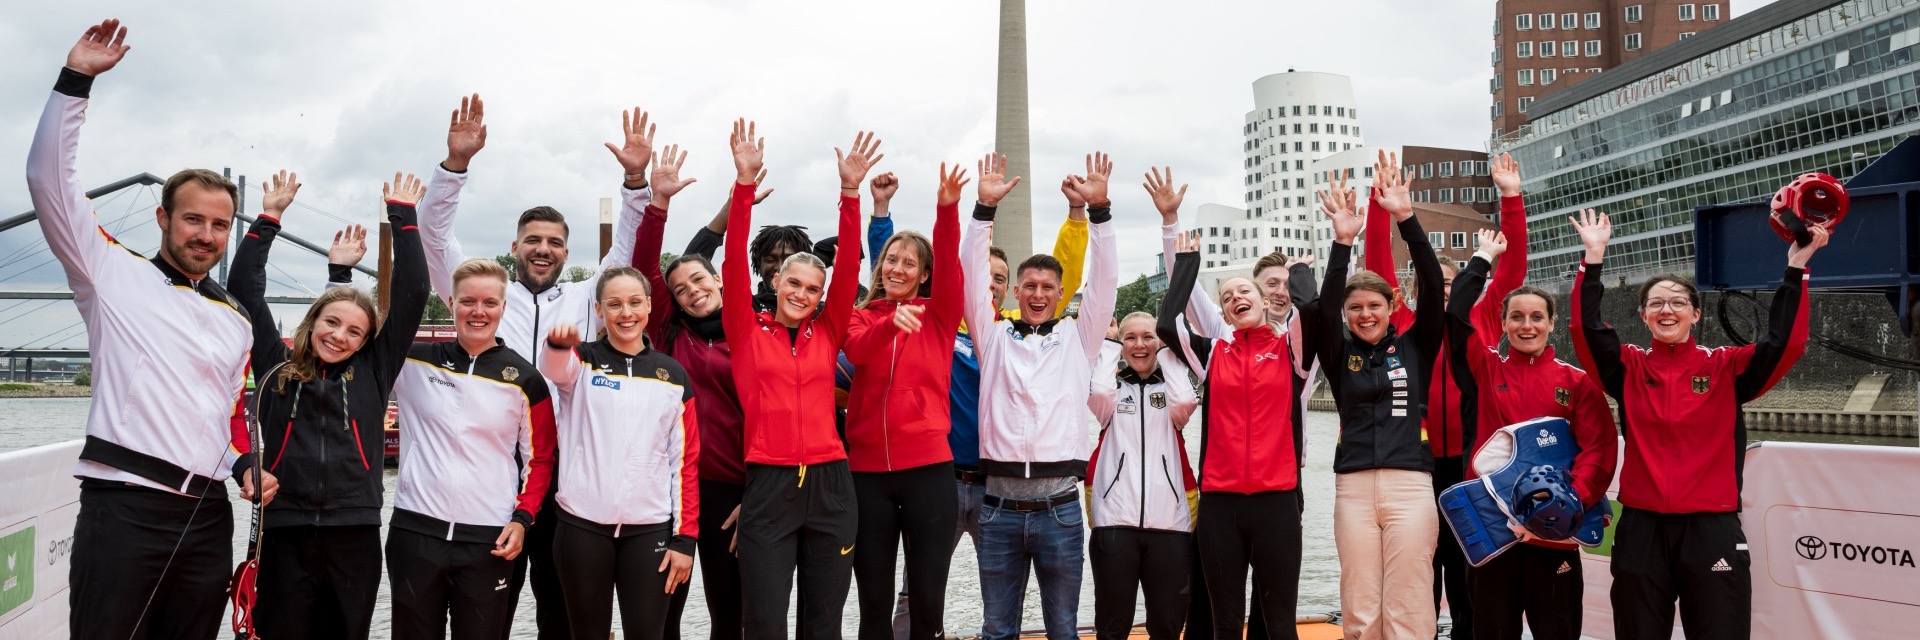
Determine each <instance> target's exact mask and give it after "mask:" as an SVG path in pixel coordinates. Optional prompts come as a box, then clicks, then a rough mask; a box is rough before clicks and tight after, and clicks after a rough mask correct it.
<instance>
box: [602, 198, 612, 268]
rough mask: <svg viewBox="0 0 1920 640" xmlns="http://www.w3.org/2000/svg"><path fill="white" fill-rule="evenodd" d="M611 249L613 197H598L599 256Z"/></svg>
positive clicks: (603, 257)
mask: <svg viewBox="0 0 1920 640" xmlns="http://www.w3.org/2000/svg"><path fill="white" fill-rule="evenodd" d="M612 250H613V198H601V199H600V257H601V258H602V259H605V258H606V257H607V252H608V251H612Z"/></svg>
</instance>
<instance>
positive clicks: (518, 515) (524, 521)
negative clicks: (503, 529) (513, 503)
mask: <svg viewBox="0 0 1920 640" xmlns="http://www.w3.org/2000/svg"><path fill="white" fill-rule="evenodd" d="M512 522H518V523H520V526H522V527H531V526H533V514H531V513H527V510H526V509H514V510H513V520H512Z"/></svg>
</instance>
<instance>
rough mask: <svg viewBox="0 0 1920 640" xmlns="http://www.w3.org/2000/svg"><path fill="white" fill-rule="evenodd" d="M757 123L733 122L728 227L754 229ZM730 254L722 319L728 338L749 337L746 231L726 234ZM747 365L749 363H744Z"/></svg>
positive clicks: (760, 141) (762, 147)
mask: <svg viewBox="0 0 1920 640" xmlns="http://www.w3.org/2000/svg"><path fill="white" fill-rule="evenodd" d="M754 129H755V125H754V123H750V122H747V121H746V120H745V119H744V118H743V119H740V120H736V121H734V123H733V135H732V136H731V138H729V143H730V144H731V145H732V147H733V166H734V170H735V172H736V177H735V178H734V183H733V198H732V199H730V200H729V202H730V203H732V205H731V206H732V209H731V210H730V211H729V212H728V214H727V226H728V227H731V228H733V229H752V228H753V190H754V188H755V187H757V186H758V185H756V184H754V183H752V182H748V180H751V179H753V176H755V175H758V174H759V173H760V167H761V166H762V158H763V157H764V156H765V154H766V147H767V141H766V139H764V138H759V137H757V136H756V135H755V131H754ZM726 239H727V248H726V253H727V257H726V259H725V260H722V261H720V281H721V282H722V283H723V284H724V283H732V286H722V287H721V288H720V300H721V304H720V322H721V324H722V326H724V327H725V329H726V333H727V339H728V340H729V341H732V340H746V339H747V337H748V336H750V335H752V332H753V287H752V286H749V285H748V283H750V282H753V280H752V277H753V276H752V273H753V269H752V268H751V263H752V259H750V258H748V257H747V234H745V233H730V234H727V236H726ZM751 352H752V350H751V349H741V350H740V351H739V353H737V354H735V356H736V357H735V362H739V358H738V356H741V355H750V354H751ZM741 364H746V363H741ZM734 370H735V371H751V370H752V369H751V368H744V369H743V368H740V367H735V369H734Z"/></svg>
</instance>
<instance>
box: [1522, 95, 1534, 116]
mask: <svg viewBox="0 0 1920 640" xmlns="http://www.w3.org/2000/svg"><path fill="white" fill-rule="evenodd" d="M1519 106H1520V113H1526V112H1527V107H1531V106H1533V98H1521V99H1520V105H1519Z"/></svg>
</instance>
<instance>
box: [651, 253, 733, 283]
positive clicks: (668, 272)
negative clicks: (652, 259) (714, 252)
mask: <svg viewBox="0 0 1920 640" xmlns="http://www.w3.org/2000/svg"><path fill="white" fill-rule="evenodd" d="M686 264H697V265H700V268H702V269H706V270H707V275H710V276H717V275H720V272H718V271H714V270H713V262H711V261H709V260H707V257H706V256H703V255H700V254H698V253H689V254H686V255H683V256H680V257H678V258H674V259H673V262H669V263H667V268H665V269H662V270H660V279H662V280H665V279H666V278H667V277H668V276H672V275H673V272H675V271H679V270H680V267H681V266H682V265H686Z"/></svg>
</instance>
